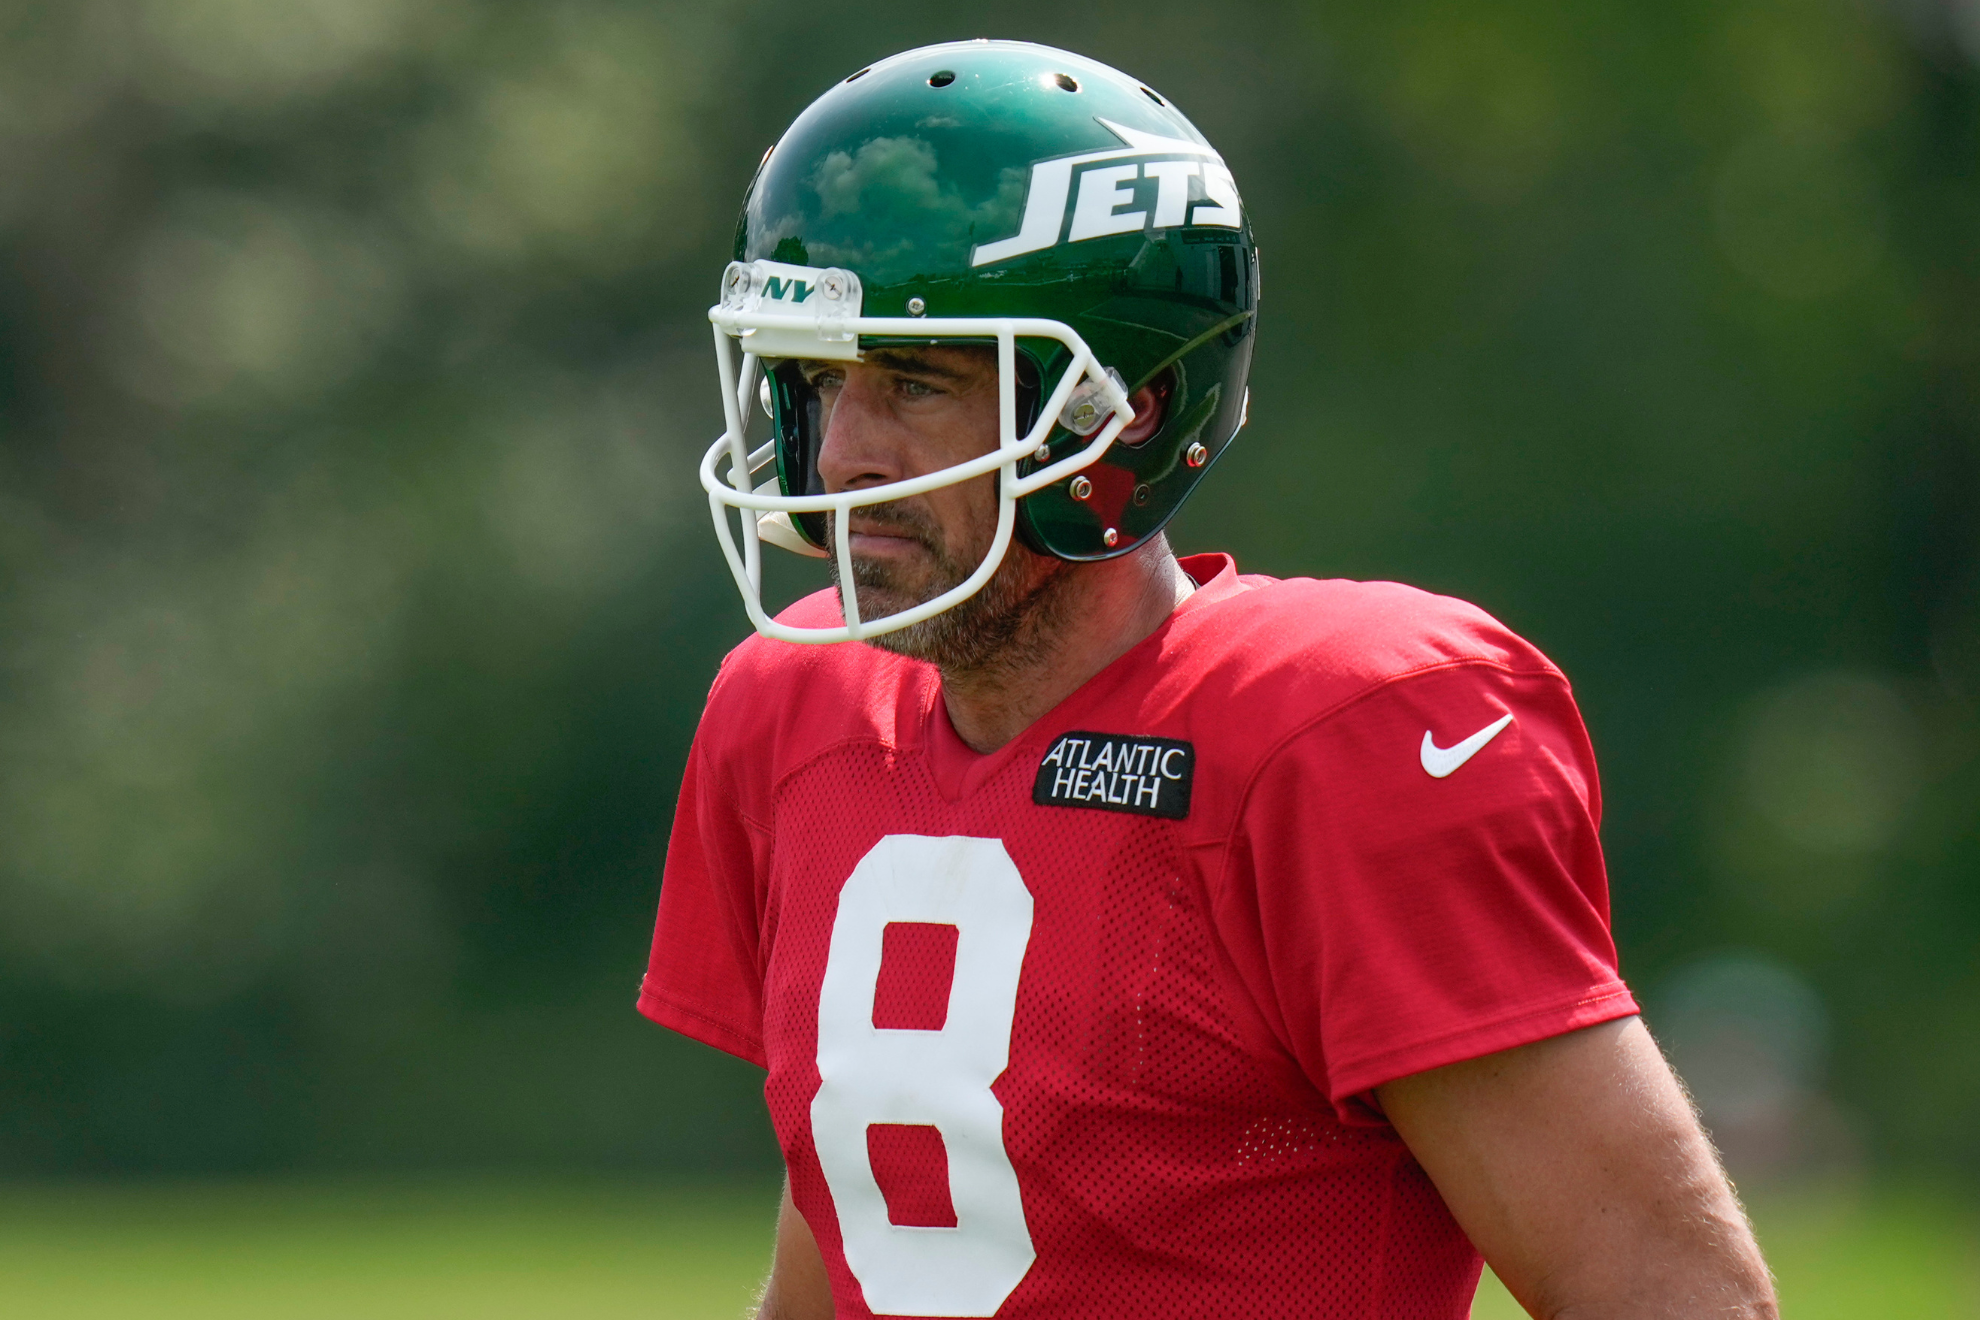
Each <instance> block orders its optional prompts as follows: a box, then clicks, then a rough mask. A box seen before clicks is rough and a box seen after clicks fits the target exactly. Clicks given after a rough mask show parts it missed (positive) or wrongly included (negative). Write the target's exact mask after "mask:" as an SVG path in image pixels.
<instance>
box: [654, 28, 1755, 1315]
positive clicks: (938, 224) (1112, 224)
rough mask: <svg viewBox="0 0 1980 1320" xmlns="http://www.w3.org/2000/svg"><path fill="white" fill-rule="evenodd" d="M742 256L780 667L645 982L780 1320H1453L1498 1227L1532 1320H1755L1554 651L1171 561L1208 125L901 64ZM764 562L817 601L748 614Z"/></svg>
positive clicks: (697, 794) (745, 508)
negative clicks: (781, 1169)
mask: <svg viewBox="0 0 1980 1320" xmlns="http://www.w3.org/2000/svg"><path fill="white" fill-rule="evenodd" d="M736 257H737V261H736V263H734V264H732V265H731V266H730V268H729V271H728V273H727V275H726V276H725V279H724V290H723V300H722V302H721V304H720V305H718V306H717V307H716V308H715V309H713V311H711V313H710V316H711V319H712V320H713V321H714V323H715V326H716V341H717V345H718V356H719V359H720V363H721V367H722V383H723V392H724V403H725V408H726V410H727V414H728V423H729V425H728V432H727V434H725V436H724V437H723V439H722V440H721V441H719V442H717V444H716V445H715V447H714V448H712V449H711V450H710V452H709V455H708V457H707V459H706V460H705V461H704V463H703V468H702V475H703V482H704V485H705V486H706V487H707V489H708V490H709V492H710V495H711V501H712V504H713V506H714V510H715V516H716V522H717V526H718V530H719V531H720V534H721V540H722V544H723V548H724V553H725V555H726V556H727V558H728V561H729V564H730V567H731V569H732V571H733V572H734V575H735V577H736V580H737V583H738V585H739V586H740V587H741V589H742V592H743V596H744V600H745V604H746V606H747V607H748V609H749V612H750V615H751V617H752V619H753V620H754V621H755V623H756V625H757V628H758V630H759V632H762V633H764V634H766V636H764V637H758V638H752V639H750V640H749V641H747V642H745V643H744V644H743V645H742V646H740V647H738V648H737V649H736V650H735V651H734V652H732V653H731V654H730V656H729V657H728V659H727V660H726V661H725V663H724V665H723V668H722V672H721V674H720V675H719V677H718V678H717V679H716V682H715V685H714V688H713V690H712V691H711V693H710V695H709V700H708V707H707V711H706V713H705V715H704V716H703V719H702V724H701V728H700V731H699V732H698V734H697V735H696V739H695V745H694V749H693V752H692V754H691V756H690V760H689V764H688V769H687V775H686V779H685V782H684V784H683V786H682V792H681V802H680V807H679V811H678V814H677V816H676V819H675V823H674V833H673V837H672V841H671V844H670V848H669V852H668V858H667V867H666V874H665V877H664V879H663V882H662V888H661V898H660V914H659V921H658V927H657V930H656V934H655V939H654V949H653V960H652V964H651V968H650V970H649V972H648V975H647V979H646V982H645V985H644V987H643V990H642V993H641V997H640V1008H641V1010H642V1011H643V1012H645V1013H646V1014H647V1015H648V1016H650V1017H652V1018H654V1019H655V1020H656V1021H659V1022H661V1023H663V1024H665V1025H667V1026H670V1027H673V1028H674V1029H676V1030H679V1031H682V1032H685V1033H686V1034H688V1035H690V1036H693V1037H695V1038H696V1039H699V1040H701V1041H704V1042H706V1043H708V1044H711V1045H714V1046H715V1047H717V1048H719V1049H723V1050H727V1051H729V1052H730V1053H733V1054H736V1055H738V1056H740V1057H742V1058H745V1059H748V1060H750V1061H751V1062H753V1063H756V1064H758V1065H759V1066H762V1067H765V1068H766V1069H767V1070H768V1077H767V1080H766V1083H765V1096H766V1099H767V1101H768V1105H769V1109H770V1114H771V1118H772V1120H773V1122H774V1124H775V1127H776V1129H777V1134H778V1138H779V1141H780V1142H781V1144H782V1147H783V1151H784V1156H785V1160H786V1165H787V1169H788V1179H787V1183H786V1193H785V1197H784V1202H783V1207H782V1211H781V1213H780V1215H779V1219H778V1225H777V1235H776V1254H775V1259H774V1265H773V1269H772V1274H771V1278H770V1281H769V1285H768V1287H767V1290H766V1293H765V1297H764V1300H763V1304H762V1314H763V1316H765V1317H771V1318H773V1320H811V1318H812V1317H825V1316H834V1315H836V1316H838V1317H863V1316H869V1315H909V1316H999V1317H1010V1318H1013V1320H1015V1318H1018V1317H1073V1316H1078V1317H1112V1316H1120V1317H1137V1318H1138V1317H1147V1316H1185V1315H1187V1316H1206V1317H1249V1316H1257V1317H1287V1316H1320V1317H1336V1316H1341V1317H1345V1316H1355V1317H1383V1318H1385V1320H1391V1318H1401V1317H1408V1318H1414V1317H1438V1318H1440V1320H1457V1318H1459V1317H1462V1316H1464V1315H1465V1314H1466V1312H1467V1310H1468V1307H1469V1303H1470V1299H1471V1295H1472V1291H1473V1289H1474V1287H1475V1286H1476V1283H1477V1279H1478V1274H1479V1269H1480V1253H1481V1252H1482V1253H1483V1256H1484V1257H1485V1258H1486V1259H1489V1260H1490V1261H1491V1263H1492V1265H1493V1267H1494V1268H1495V1269H1496V1270H1497V1272H1498V1273H1499V1275H1500V1277H1501V1278H1502V1279H1503V1280H1504V1281H1505V1282H1506V1284H1507V1285H1508V1286H1509V1287H1510V1288H1511V1290H1512V1291H1513V1293H1514V1294H1515V1295H1516V1296H1517V1297H1519V1298H1520V1299H1521V1301H1522V1302H1523V1303H1524V1304H1525V1305H1526V1306H1527V1307H1528V1308H1529V1309H1530V1310H1531V1311H1532V1312H1533V1313H1534V1314H1535V1315H1539V1316H1575V1317H1625V1316H1659V1317H1663V1316H1698V1317H1705V1316H1711V1317H1715V1318H1722V1317H1744V1316H1765V1315H1772V1314H1774V1302H1773V1297H1772V1292H1771V1288H1770V1284H1769V1282H1768V1278H1767V1275H1766V1270H1765V1267H1764V1266H1763V1265H1762V1263H1761V1260H1760V1257H1759V1254H1758V1251H1757V1249H1756V1248H1755V1246H1754V1243H1753V1240H1752V1236H1751V1234H1750V1232H1749V1231H1748V1229H1747V1226H1746V1223H1745V1220H1744V1217H1743V1215H1742V1214H1741V1211H1740V1209H1739V1207H1738V1205H1737V1203H1736V1202H1735V1200H1734V1199H1733V1196H1732V1193H1731V1190H1730V1189H1729V1187H1728V1186H1727V1184H1726V1181H1725V1178H1724V1176H1723V1175H1722V1174H1721V1173H1720V1171H1719V1168H1718V1166H1717V1163H1716V1161H1715V1159H1714V1156H1713V1153H1712V1151H1711V1148H1710V1146H1709V1145H1708V1143H1707V1142H1706V1140H1705V1138H1704V1136H1703V1135H1702V1133H1701V1132H1700V1131H1699V1128H1698V1125H1697V1123H1696V1121H1695V1119H1694V1117H1693V1115H1692V1112H1691V1110H1690V1108H1689V1106H1688V1105H1687V1103H1686V1101H1685V1098H1684V1096H1683V1094H1682V1092H1681V1091H1680V1089H1679V1087H1678V1085H1677V1083H1676V1081H1675V1080H1674V1079H1673V1077H1672V1076H1671V1073H1670V1071H1669V1069H1668V1068H1667V1067H1666V1065H1665V1064H1664V1061H1663V1059H1662V1057H1661V1056H1660V1055H1659V1053H1658V1051H1657V1049H1656V1047H1655V1045H1654V1044H1653V1043H1652V1042H1651V1040H1650V1038H1649V1036H1648V1034H1647V1033H1646V1032H1645V1030H1644V1028H1643V1027H1642V1026H1641V1025H1640V1023H1638V1021H1637V1019H1636V1017H1635V1012H1636V1008H1635V1004H1634V1002H1633V1001H1632V1000H1631V998H1630V995H1629V992H1628V990H1627V989H1626V988H1625V987H1624V985H1623V984H1622V982H1621V980H1620V979H1619V978H1618V976H1617V974H1616V969H1615V955H1614V949H1613V945H1612V943H1611V941H1610V937H1609V932H1608V925H1607V893H1606V887H1605V885H1606V882H1605V879H1604V875H1603V869H1602V859H1601V853H1600V848H1599V845H1598V842H1597V838H1596V822H1597V815H1598V811H1599V795H1598V790H1597V786H1596V780H1595V770H1594V765H1593V760H1592V756H1591V753H1590V750H1589V747H1588V742H1587V739H1586V737H1585V735H1584V733H1583V731H1582V727H1581V723H1580V719H1579V716H1578V715H1577V713H1576V711H1575V708H1574V703H1573V700H1572V698H1571V696H1570V694H1569V691H1568V687H1567V684H1566V681H1565V680H1564V679H1563V678H1562V677H1561V675H1560V674H1559V672H1558V671H1556V670H1555V669H1554V667H1553V666H1552V665H1550V664H1549V663H1548V662H1547V661H1546V659H1545V658H1544V657H1542V656H1541V655H1540V654H1539V653H1538V652H1536V651H1535V650H1534V649H1533V648H1532V647H1530V646H1529V645H1527V644H1526V643H1525V642H1523V641H1521V640H1520V639H1519V638H1517V637H1515V636H1513V635H1512V634H1511V633H1509V632H1507V631H1506V630H1505V629H1504V628H1503V627H1501V626H1500V625H1499V624H1498V623H1497V622H1495V621H1494V620H1493V619H1491V618H1490V617H1488V616H1487V615H1485V614H1484V613H1482V612H1481V611H1479V610H1477V609H1475V608H1473V607H1471V606H1468V605H1465V604H1463V603H1461V602H1458V601H1453V600H1448V599H1444V598H1440V597H1434V596H1430V595H1426V594H1424V593H1421V592H1417V591H1413V590H1411V589H1408V588H1405V587H1400V586H1396V585H1394V584H1385V583H1377V584H1358V583H1347V582H1315V581H1310V580H1293V581H1283V582H1281V581H1274V580H1271V579H1268V578H1260V577H1250V576H1242V575H1240V574H1239V573H1238V572H1237V570H1236V568H1235V566H1234V565H1233V564H1232V563H1231V562H1230V560H1229V559H1228V558H1225V557H1223V556H1217V555H1201V556H1196V557H1193V558H1190V559H1185V560H1181V561H1178V560H1177V559H1176V558H1175V557H1174V556H1173V555H1172V554H1171V553H1170V550H1169V547H1168V544H1167V542H1166V540H1165V539H1164V537H1163V535H1162V527H1163V525H1164V523H1165V522H1166V521H1167V520H1168V518H1169V517H1170V516H1171V515H1172V514H1173V513H1174V512H1175V510H1176V508H1177V507H1178V506H1179V505H1180V504H1181V502H1182V500H1183V499H1184V498H1185V497H1186V496H1187V495H1188V494H1189V492H1190V491H1191V490H1192V489H1193V488H1194V486H1195V483H1196V481H1197V480H1198V479H1199V478H1200V477H1201V476H1202V474H1203V472H1204V471H1205V470H1206V469H1207V468H1208V466H1209V464H1210V462H1211V461H1212V460H1213V459H1214V458H1215V457H1216V454H1217V452H1218V451H1220V450H1221V448H1222V447H1223V446H1224V445H1225V444H1226V443H1228V442H1229V440H1230V439H1231V437H1232V436H1233V435H1234V434H1235V432H1236V431H1237V429H1238V428H1239V427H1240V426H1241V425H1242V423H1243V418H1244V409H1245V405H1246V396H1245V378H1246V374H1247V371H1248V368H1249V361H1250V353H1251V345H1252V339H1253V327H1254V323H1255V317H1256V309H1257V298H1258V266H1257V261H1256V253H1255V250H1254V249H1253V247H1252V243H1251V236H1250V231H1249V228H1248V224H1247V221H1246V219H1245V217H1244V214H1243V207H1242V202H1241V200H1240V198H1239V196H1238V193H1237V189H1236V186H1235V184H1234V183H1233V182H1232V180H1231V176H1230V172H1229V170H1228V169H1226V168H1225V166H1224V164H1223V162H1222V160H1221V159H1220V158H1219V157H1218V156H1217V155H1216V153H1215V151H1214V150H1212V149H1211V148H1210V147H1209V145H1208V144H1207V143H1205V142H1204V140H1203V138H1202V137H1201V135H1200V134H1198V133H1197V131H1196V130H1195V129H1194V128H1193V127H1192V126H1191V125H1190V124H1189V122H1188V121H1187V120H1186V119H1184V118H1183V117H1182V116H1181V115H1180V114H1179V113H1178V112H1176V110H1175V109H1174V108H1173V107H1171V106H1170V105H1169V104H1168V103H1167V102H1166V100H1165V99H1164V98H1162V97H1161V96H1160V95H1159V94H1158V93H1156V92H1155V91H1153V90H1152V89H1149V88H1147V87H1144V86H1143V85H1141V84H1139V83H1137V82H1135V81H1134V80H1132V79H1129V78H1127V77H1125V76H1124V75H1122V74H1120V73H1118V72H1116V71H1114V70H1112V69H1109V68H1106V67H1105V66H1103V65H1099V64H1095V63H1093V62H1092V61H1089V60H1085V59H1082V58H1080V57H1077V56H1073V55H1069V54H1066V53H1064V52H1060V51H1054V50H1049V49H1046V48H1042V47H1036V46H1027V45H1021V44H1016V43H967V44H958V45H952V46H937V47H931V48H928V49H924V50H918V51H911V52H908V53H906V54H904V55H900V56H896V57H894V58H893V59H890V60H887V61H884V62H882V63H880V64H877V65H874V66H872V67H871V68H868V69H862V70H860V71H858V72H857V73H855V74H853V75H852V76H851V77H849V78H847V79H846V80H845V81H844V82H843V83H841V84H840V85H839V86H837V87H836V88H834V89H833V90H832V91H831V92H828V93H827V94H826V95H825V96H823V97H821V98H820V99H819V100H818V101H817V102H816V103H814V104H813V105H812V106H811V107H810V108H809V109H808V110H806V111H805V112H804V114H803V115H801V116H800V117H799V118H798V120H797V122H796V123H795V124H793V125H792V127H791V129H790V130H789V131H788V132H787V133H786V134H785V136H784V138H783V139H782V140H781V141H780V142H779V143H778V144H777V145H776V147H775V148H774V149H773V150H772V151H771V153H770V154H769V155H768V156H767V157H766V159H765V161H764V163H763V165H762V167H761V168H760V169H759V171H758V174H757V177H756V180H755V181H754V183H753V184H752V185H751V188H750V193H749V197H748V199H747V202H746V204H745V208H744V213H743V221H742V226H741V229H740V231H739V234H738V238H737V250H736ZM738 346H739V347H740V348H741V349H742V350H743V354H742V357H741V360H740V364H738V362H737V359H736V353H735V349H736V348H737V347H738ZM759 364H762V365H764V366H765V367H766V368H767V370H766V373H765V375H764V377H763V380H762V383H761V386H760V389H759V386H758V383H757V381H756V378H755V372H756V370H757V368H758V366H759ZM759 397H760V399H761V401H762V402H763V404H764V406H765V407H766V408H767V410H768V411H769V412H770V414H771V417H772V423H771V431H772V437H771V441H772V442H771V443H770V444H767V445H765V446H763V447H762V448H761V449H758V450H756V451H755V452H751V449H750V445H749V442H748V440H747V420H748V416H749V408H748V404H749V403H750V402H751V401H752V399H753V398H759ZM773 462H774V465H775V473H776V475H775V477H774V479H773V480H770V481H765V482H763V484H762V485H760V486H758V485H757V483H756V478H755V476H753V475H752V474H753V473H754V472H755V471H757V470H760V469H763V468H765V467H768V466H769V465H771V464H772V463H773ZM738 517H740V522H739V523H738V521H737V519H738ZM763 539H768V540H770V541H771V542H772V543H773V544H778V545H783V546H785V547H787V548H793V549H799V550H802V551H805V552H808V553H817V554H822V555H824V556H826V557H827V558H828V559H829V560H830V561H831V564H832V567H833V570H834V575H835V579H836V582H837V591H836V592H830V591H828V592H821V593H819V594H818V595H815V596H813V597H810V598H808V599H806V600H804V601H801V602H799V603H798V604H797V605H796V606H793V607H792V608H791V609H789V610H787V611H785V612H784V613H783V614H781V615H779V616H777V617H776V618H774V619H773V618H771V617H770V616H769V615H768V614H767V613H766V611H765V610H764V609H763V607H762V604H761V601H760V585H759V581H760V563H759V555H760V543H761V540H763ZM791 642H818V643H826V644H824V645H791V644H790V643H791ZM834 643H836V644H834Z"/></svg>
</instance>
